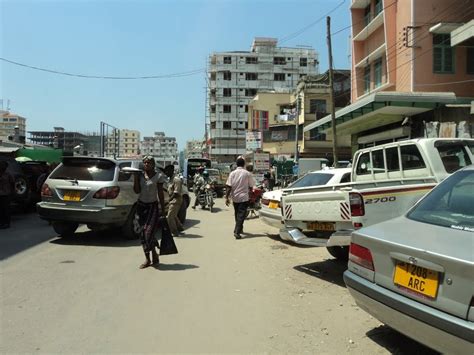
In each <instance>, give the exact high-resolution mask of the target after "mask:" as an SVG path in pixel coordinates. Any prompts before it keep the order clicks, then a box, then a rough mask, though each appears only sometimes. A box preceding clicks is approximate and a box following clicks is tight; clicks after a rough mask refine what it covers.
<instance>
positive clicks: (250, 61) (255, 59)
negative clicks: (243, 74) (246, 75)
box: [245, 57, 257, 64]
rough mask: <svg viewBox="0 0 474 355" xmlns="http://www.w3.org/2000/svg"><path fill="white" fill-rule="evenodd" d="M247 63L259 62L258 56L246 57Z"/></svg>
mask: <svg viewBox="0 0 474 355" xmlns="http://www.w3.org/2000/svg"><path fill="white" fill-rule="evenodd" d="M245 64H257V57H245Z"/></svg>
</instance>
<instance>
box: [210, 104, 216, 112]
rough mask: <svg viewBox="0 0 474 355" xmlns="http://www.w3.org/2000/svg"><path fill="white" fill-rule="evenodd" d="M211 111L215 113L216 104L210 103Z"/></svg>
mask: <svg viewBox="0 0 474 355" xmlns="http://www.w3.org/2000/svg"><path fill="white" fill-rule="evenodd" d="M211 113H216V105H211Z"/></svg>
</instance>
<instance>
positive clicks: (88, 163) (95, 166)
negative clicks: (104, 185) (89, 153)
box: [50, 159, 115, 181]
mask: <svg viewBox="0 0 474 355" xmlns="http://www.w3.org/2000/svg"><path fill="white" fill-rule="evenodd" d="M114 173H115V164H114V163H112V162H109V161H106V160H94V159H84V160H82V159H81V160H67V161H65V162H64V163H63V164H61V165H60V166H59V167H58V168H57V169H56V170H55V171H54V172H53V173H52V174H51V176H50V179H58V180H82V181H112V180H113V179H114Z"/></svg>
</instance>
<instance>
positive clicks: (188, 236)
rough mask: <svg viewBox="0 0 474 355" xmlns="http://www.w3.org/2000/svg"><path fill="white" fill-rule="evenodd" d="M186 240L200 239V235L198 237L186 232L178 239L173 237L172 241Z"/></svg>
mask: <svg viewBox="0 0 474 355" xmlns="http://www.w3.org/2000/svg"><path fill="white" fill-rule="evenodd" d="M186 238H189V239H198V238H202V235H199V234H188V233H186V232H184V234H181V235H180V236H179V237H175V238H174V239H178V240H179V239H186Z"/></svg>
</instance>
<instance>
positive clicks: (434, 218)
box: [407, 170, 474, 232]
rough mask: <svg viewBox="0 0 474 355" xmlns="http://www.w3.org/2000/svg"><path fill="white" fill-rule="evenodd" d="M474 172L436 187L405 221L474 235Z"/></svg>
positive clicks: (463, 173) (459, 174) (459, 175)
mask: <svg viewBox="0 0 474 355" xmlns="http://www.w3.org/2000/svg"><path fill="white" fill-rule="evenodd" d="M473 206H474V171H473V170H468V171H461V172H459V173H457V174H455V175H453V176H452V177H450V178H448V179H446V180H445V181H444V182H443V183H441V184H440V185H438V187H436V188H435V189H434V190H433V191H432V192H431V193H430V194H429V195H428V196H426V198H424V199H423V200H422V201H421V202H420V203H419V204H418V205H417V206H416V207H415V208H414V209H413V210H412V211H411V212H409V213H408V215H407V217H408V218H410V219H413V220H415V221H419V222H425V223H429V224H435V225H439V226H443V227H448V228H454V229H460V230H465V231H470V232H474V208H473Z"/></svg>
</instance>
